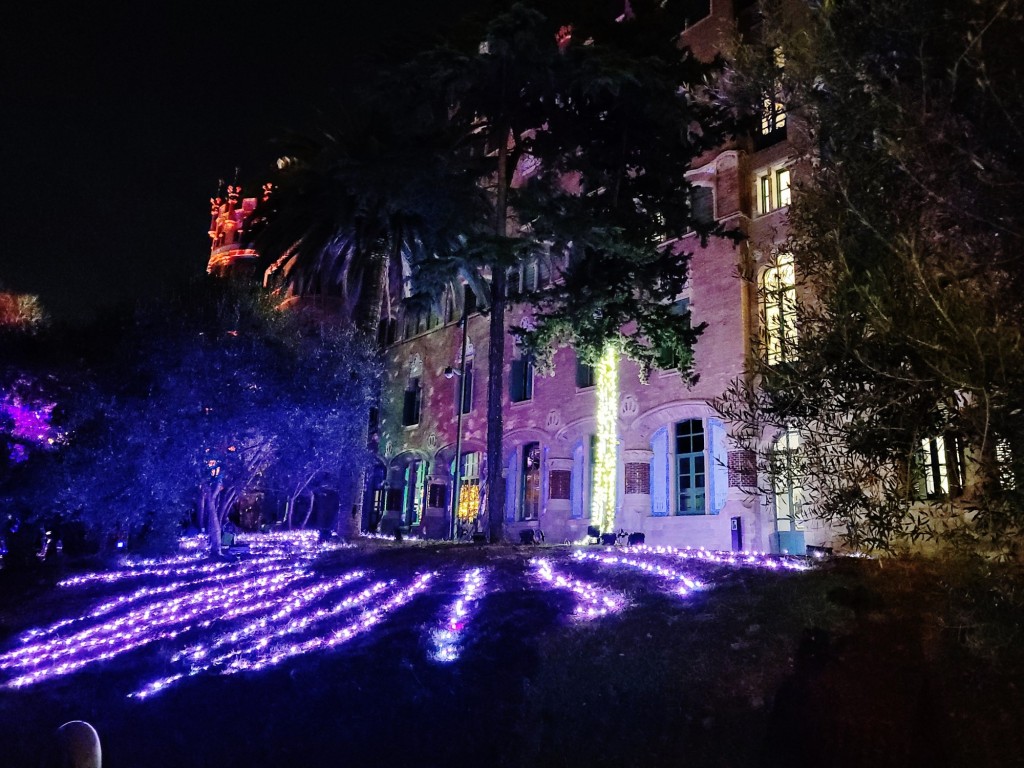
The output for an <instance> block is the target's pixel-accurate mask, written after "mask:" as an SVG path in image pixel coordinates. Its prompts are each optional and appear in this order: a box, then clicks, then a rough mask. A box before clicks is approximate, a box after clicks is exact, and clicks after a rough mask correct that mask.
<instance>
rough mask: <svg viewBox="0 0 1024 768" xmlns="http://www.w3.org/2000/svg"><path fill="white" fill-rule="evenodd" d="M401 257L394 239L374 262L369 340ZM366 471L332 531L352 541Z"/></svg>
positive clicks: (364, 437)
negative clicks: (347, 509)
mask: <svg viewBox="0 0 1024 768" xmlns="http://www.w3.org/2000/svg"><path fill="white" fill-rule="evenodd" d="M400 258H401V253H400V252H399V247H398V239H397V238H396V239H395V241H394V253H391V252H389V250H388V247H387V246H385V247H384V248H382V249H381V252H380V257H379V259H378V260H377V264H378V269H379V272H378V273H377V277H376V280H375V285H376V291H375V295H374V296H371V297H370V298H369V301H368V305H367V309H368V310H369V312H368V315H367V325H368V327H367V328H366V332H367V333H369V334H372V336H371V338H377V337H378V336H377V334H378V332H379V330H380V321H381V312H382V309H383V306H384V301H385V299H386V298H387V295H388V275H389V273H390V271H391V262H392V260H396V259H400ZM360 439H361V441H362V442H361V444H362V445H363V446H366V445H367V444H368V443H369V441H370V415H369V414H368V413H367V414H366V418H365V419H364V423H363V428H362V430H361V431H360ZM366 471H367V468H366V466H362V467H360V468H359V474H358V476H357V477H356V482H355V498H354V499H353V500H352V514H351V515H348V516H346V515H344V514H342V510H341V508H340V507H339V509H338V520H337V523H336V524H335V530H336V531H337V532H338V535H340V536H342V537H343V538H345V539H353V538H355V537H356V536H358V535H359V533H360V532H361V531H362V529H363V498H364V497H365V496H366Z"/></svg>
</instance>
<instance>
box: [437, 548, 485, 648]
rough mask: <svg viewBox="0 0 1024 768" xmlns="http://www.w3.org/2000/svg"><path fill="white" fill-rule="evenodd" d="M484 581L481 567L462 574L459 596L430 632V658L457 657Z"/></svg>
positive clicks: (481, 594)
mask: <svg viewBox="0 0 1024 768" xmlns="http://www.w3.org/2000/svg"><path fill="white" fill-rule="evenodd" d="M486 581H487V579H486V576H485V574H484V570H483V569H482V568H473V569H472V570H470V571H466V572H465V573H464V574H463V576H462V587H461V589H460V590H459V596H458V597H457V598H456V599H455V602H453V603H451V604H450V605H449V606H448V610H447V611H446V613H445V619H444V621H443V622H442V623H441V626H439V627H437V628H436V629H434V630H433V631H432V632H431V633H430V642H431V646H432V648H431V651H430V658H432V659H433V660H434V661H440V662H442V663H448V662H451V661H455V660H456V659H457V658H459V654H460V653H461V652H462V646H461V642H460V641H461V640H462V635H463V633H464V632H465V629H466V625H467V623H468V622H469V620H470V615H471V614H472V612H473V610H474V609H475V608H476V604H477V602H478V601H479V600H480V598H481V597H483V590H484V585H485V584H486Z"/></svg>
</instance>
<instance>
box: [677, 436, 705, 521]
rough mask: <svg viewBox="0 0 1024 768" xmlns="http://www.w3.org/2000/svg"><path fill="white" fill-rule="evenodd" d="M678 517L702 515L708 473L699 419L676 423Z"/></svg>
mask: <svg viewBox="0 0 1024 768" xmlns="http://www.w3.org/2000/svg"><path fill="white" fill-rule="evenodd" d="M676 479H677V486H676V492H677V501H678V503H677V505H676V514H677V515H703V514H704V513H705V511H706V504H705V495H706V493H705V492H706V489H707V472H706V470H705V462H704V425H703V423H702V422H701V420H700V419H687V420H686V421H681V422H679V423H678V424H676Z"/></svg>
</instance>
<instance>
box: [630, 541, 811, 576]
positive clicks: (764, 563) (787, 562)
mask: <svg viewBox="0 0 1024 768" xmlns="http://www.w3.org/2000/svg"><path fill="white" fill-rule="evenodd" d="M624 551H626V552H630V553H639V554H649V555H667V556H669V557H674V558H677V559H680V560H699V561H701V562H705V563H714V564H716V565H732V566H751V567H754V568H767V569H769V570H772V571H777V570H787V571H807V570H810V569H811V568H812V567H813V566H811V565H809V564H808V563H806V562H805V561H804V560H802V559H800V558H795V557H785V556H783V555H768V554H766V553H764V552H721V551H712V550H709V549H704V548H699V549H690V548H689V547H686V548H683V549H679V548H677V547H651V546H647V545H641V546H637V547H627V548H626V549H625V550H624Z"/></svg>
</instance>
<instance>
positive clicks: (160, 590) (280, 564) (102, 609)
mask: <svg viewBox="0 0 1024 768" xmlns="http://www.w3.org/2000/svg"><path fill="white" fill-rule="evenodd" d="M293 565H294V563H292V562H285V561H284V558H273V559H272V560H270V562H269V563H268V562H266V561H260V560H246V561H244V562H241V563H238V564H237V568H235V569H234V570H230V571H224V572H221V573H215V574H212V575H210V576H204V577H203V578H200V579H193V580H191V581H173V582H171V583H170V584H160V585H158V586H154V587H141V588H140V589H137V590H135V591H134V592H131V593H129V594H127V595H121V596H119V597H115V598H113V599H112V600H107V601H106V602H105V603H101V604H100V605H98V606H96V607H95V608H93V609H92V610H91V611H89V613H87V614H86V615H85V616H78V617H76V618H74V619H63V620H61V621H58V622H56V623H55V624H51V625H50V626H48V627H43V628H41V629H30V630H28V631H27V632H25V633H24V634H23V635H22V636H21V638H20V639H21V641H22V642H23V643H27V642H29V641H30V640H36V639H38V638H40V637H47V636H49V635H52V634H53V633H55V632H59V631H60V630H62V629H65V628H66V627H69V626H71V625H72V624H78V623H80V622H83V621H88V620H89V619H98V618H100V617H102V616H106V615H107V614H108V613H111V612H113V611H116V610H117V609H119V608H124V607H125V606H128V605H131V604H132V603H136V602H138V601H139V600H144V599H145V598H147V597H155V596H157V595H167V594H171V593H172V592H177V591H179V590H183V589H187V588H189V587H197V586H201V585H206V584H213V583H215V582H233V581H239V580H241V579H245V578H248V577H249V576H250V575H251V574H252V573H253V572H254V571H258V572H259V573H260V574H264V575H266V574H268V573H276V572H277V571H281V570H285V569H288V568H292V566H293ZM261 566H269V567H261ZM0 658H2V657H0Z"/></svg>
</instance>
